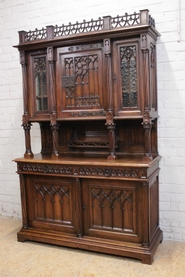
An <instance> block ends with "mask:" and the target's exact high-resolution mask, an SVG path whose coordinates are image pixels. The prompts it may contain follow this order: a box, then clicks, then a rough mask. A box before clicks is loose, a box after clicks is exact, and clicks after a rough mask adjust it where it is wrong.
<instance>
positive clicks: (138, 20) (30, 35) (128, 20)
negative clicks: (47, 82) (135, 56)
mask: <svg viewBox="0 0 185 277" xmlns="http://www.w3.org/2000/svg"><path fill="white" fill-rule="evenodd" d="M137 25H138V26H140V25H150V26H152V27H154V28H155V21H154V19H153V18H152V17H151V15H149V11H148V10H141V11H140V12H139V13H136V12H134V13H133V14H128V13H125V14H124V15H123V16H119V15H117V16H116V17H111V16H104V17H103V18H101V17H99V18H98V19H97V20H93V19H91V20H90V21H86V20H83V22H78V21H77V22H76V23H74V24H72V23H71V22H70V23H69V24H68V25H64V24H63V25H62V26H58V25H56V26H47V27H46V28H42V29H40V30H38V29H35V30H34V31H28V32H26V31H20V32H19V43H20V44H21V43H26V42H30V41H36V40H48V39H54V38H58V37H64V36H69V35H76V34H84V33H90V32H96V31H98V32H100V31H106V30H113V29H116V28H125V27H130V26H137Z"/></svg>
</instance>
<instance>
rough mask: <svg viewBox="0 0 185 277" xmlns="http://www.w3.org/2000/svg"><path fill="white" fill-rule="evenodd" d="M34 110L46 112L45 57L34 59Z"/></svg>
mask: <svg viewBox="0 0 185 277" xmlns="http://www.w3.org/2000/svg"><path fill="white" fill-rule="evenodd" d="M34 74H35V94H36V110H37V111H45V110H48V99H47V98H48V97H47V76H46V57H39V58H34Z"/></svg>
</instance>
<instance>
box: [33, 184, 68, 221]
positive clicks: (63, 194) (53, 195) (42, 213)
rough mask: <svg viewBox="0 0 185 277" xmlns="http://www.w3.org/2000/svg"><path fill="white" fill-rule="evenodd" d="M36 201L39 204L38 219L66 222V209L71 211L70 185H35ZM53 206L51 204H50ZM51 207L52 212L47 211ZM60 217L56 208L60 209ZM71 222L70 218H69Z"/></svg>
mask: <svg viewBox="0 0 185 277" xmlns="http://www.w3.org/2000/svg"><path fill="white" fill-rule="evenodd" d="M34 188H35V200H36V202H37V203H38V205H37V209H36V217H37V218H41V219H47V220H48V219H50V220H53V221H58V220H60V221H61V222H65V221H66V219H67V218H65V213H64V209H70V207H69V201H70V189H69V186H68V185H52V184H43V182H36V183H34ZM49 202H50V203H51V204H50V203H49ZM47 206H49V207H50V209H51V210H50V212H48V210H47ZM59 206H60V209H59V211H60V212H59V213H58V215H56V214H55V212H54V211H55V209H56V207H59ZM68 220H70V218H68Z"/></svg>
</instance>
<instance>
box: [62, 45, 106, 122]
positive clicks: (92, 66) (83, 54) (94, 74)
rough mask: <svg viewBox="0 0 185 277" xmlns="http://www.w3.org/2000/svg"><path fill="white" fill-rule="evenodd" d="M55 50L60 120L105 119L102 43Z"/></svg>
mask: <svg viewBox="0 0 185 277" xmlns="http://www.w3.org/2000/svg"><path fill="white" fill-rule="evenodd" d="M57 51H58V54H57V56H58V61H57V80H58V82H57V86H58V89H57V93H58V95H57V99H58V115H59V117H60V118H76V117H77V118H83V117H85V118H97V117H98V118H99V117H102V116H105V98H103V67H102V65H103V60H102V59H103V55H102V46H101V44H100V43H97V44H91V45H79V46H71V47H62V48H59V49H57Z"/></svg>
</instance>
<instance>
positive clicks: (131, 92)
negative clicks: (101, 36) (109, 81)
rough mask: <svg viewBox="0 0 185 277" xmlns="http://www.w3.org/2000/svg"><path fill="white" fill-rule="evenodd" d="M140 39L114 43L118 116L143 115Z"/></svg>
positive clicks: (114, 87)
mask: <svg viewBox="0 0 185 277" xmlns="http://www.w3.org/2000/svg"><path fill="white" fill-rule="evenodd" d="M140 51H141V50H140V46H139V40H128V41H116V42H114V44H113V57H114V59H113V74H114V82H113V94H114V105H115V106H114V108H115V115H116V116H123V117H124V116H127V117H128V116H130V117H132V116H135V117H136V116H141V115H142V95H141V83H140V74H141V75H142V74H144V73H141V68H140V66H141V65H140V55H139V53H140Z"/></svg>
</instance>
